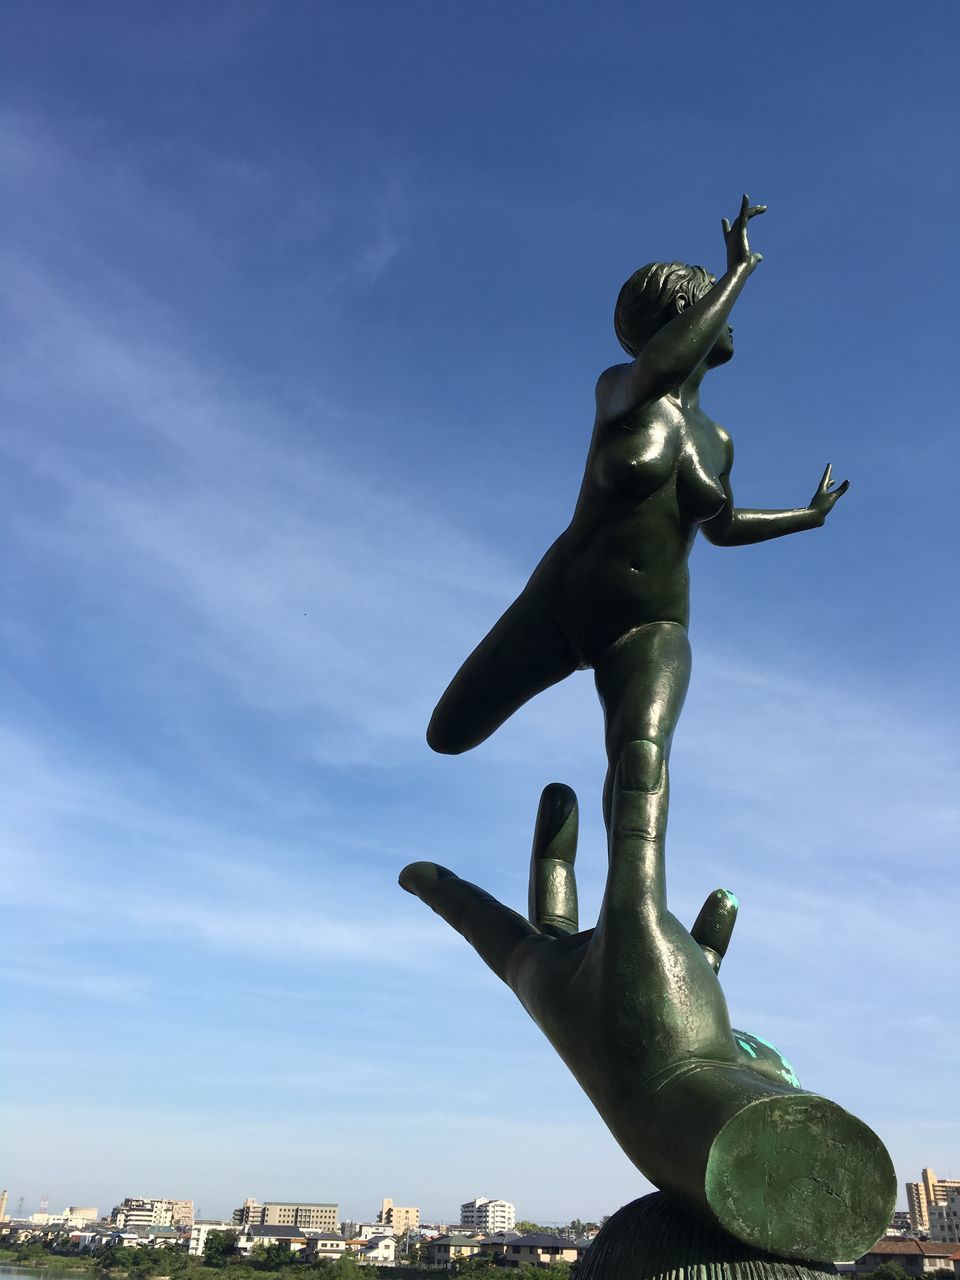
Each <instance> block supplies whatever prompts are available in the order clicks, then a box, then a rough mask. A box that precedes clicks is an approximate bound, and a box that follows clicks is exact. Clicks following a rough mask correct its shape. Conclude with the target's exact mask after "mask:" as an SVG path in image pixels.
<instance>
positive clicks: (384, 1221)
mask: <svg viewBox="0 0 960 1280" xmlns="http://www.w3.org/2000/svg"><path fill="white" fill-rule="evenodd" d="M377 1222H378V1223H379V1224H380V1225H381V1226H383V1227H393V1230H394V1233H395V1234H396V1235H398V1236H402V1235H403V1233H404V1232H405V1231H415V1230H416V1229H417V1228H418V1227H419V1226H420V1210H419V1209H415V1208H413V1207H412V1206H409V1205H399V1204H394V1203H393V1201H392V1200H381V1201H380V1212H379V1213H378V1214H377Z"/></svg>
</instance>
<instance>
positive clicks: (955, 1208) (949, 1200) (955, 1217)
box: [927, 1191, 960, 1245]
mask: <svg viewBox="0 0 960 1280" xmlns="http://www.w3.org/2000/svg"><path fill="white" fill-rule="evenodd" d="M927 1213H928V1215H929V1218H930V1239H931V1240H935V1241H936V1242H937V1243H938V1244H955V1245H960V1191H948V1192H947V1195H946V1199H945V1200H944V1202H943V1204H931V1205H928V1206H927Z"/></svg>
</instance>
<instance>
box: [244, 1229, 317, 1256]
mask: <svg viewBox="0 0 960 1280" xmlns="http://www.w3.org/2000/svg"><path fill="white" fill-rule="evenodd" d="M272 1244H285V1245H286V1246H287V1248H288V1249H289V1250H290V1252H291V1253H299V1252H300V1250H301V1249H305V1248H306V1247H307V1237H306V1235H305V1234H304V1233H303V1231H302V1230H301V1229H300V1228H299V1227H288V1226H286V1225H284V1226H280V1225H278V1226H275V1227H264V1226H256V1227H245V1228H244V1230H243V1233H242V1234H241V1236H240V1238H239V1239H238V1240H237V1249H238V1250H239V1252H240V1253H244V1254H250V1253H252V1252H253V1250H254V1249H255V1248H256V1247H257V1245H263V1246H264V1247H265V1248H266V1247H269V1246H270V1245H272Z"/></svg>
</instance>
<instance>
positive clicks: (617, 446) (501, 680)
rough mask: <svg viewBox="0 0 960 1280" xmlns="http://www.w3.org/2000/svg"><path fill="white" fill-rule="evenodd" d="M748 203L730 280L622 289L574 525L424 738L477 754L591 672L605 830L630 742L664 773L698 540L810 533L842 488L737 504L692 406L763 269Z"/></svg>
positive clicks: (717, 439)
mask: <svg viewBox="0 0 960 1280" xmlns="http://www.w3.org/2000/svg"><path fill="white" fill-rule="evenodd" d="M765 209H766V206H765V205H755V206H751V205H750V203H749V201H748V199H747V197H746V196H744V197H743V203H742V204H741V207H740V212H739V214H738V215H737V217H736V219H735V220H734V222H733V225H732V226H731V225H730V223H729V222H728V221H727V219H726V218H724V220H723V235H724V240H725V242H726V249H727V270H726V272H725V273H724V274H723V275H722V276H721V277H720V279H719V280H715V279H714V277H713V276H711V275H710V274H709V273H708V272H707V271H705V270H704V269H703V268H702V267H689V266H685V265H684V264H682V263H679V262H672V263H653V264H651V265H649V266H646V267H643V268H641V269H640V270H639V271H637V272H635V273H634V275H632V276H631V277H630V279H629V280H628V281H627V282H626V284H625V285H624V286H623V288H622V289H621V291H620V296H619V298H618V300H617V306H616V312H615V317H614V323H615V327H616V331H617V337H618V339H619V341H620V344H621V346H623V347H624V349H625V350H626V351H627V352H628V353H629V355H630V356H631V361H630V363H628V364H619V365H614V366H613V368H611V369H607V370H606V372H604V373H602V374H601V375H600V378H599V381H598V382H597V391H596V403H597V412H596V419H595V423H594V429H593V438H592V440H591V443H590V451H589V454H588V455H587V464H586V470H585V473H584V477H583V484H582V486H581V489H580V496H579V498H578V500H577V505H576V508H575V510H574V513H573V519H572V520H571V521H570V524H569V526H568V527H567V528H566V529H565V530H564V532H563V533H562V534H561V535H560V537H559V538H558V539H557V541H556V542H555V543H554V544H553V546H552V547H551V548H550V550H549V551H548V552H547V554H546V555H545V556H544V557H543V559H542V560H541V561H540V563H539V565H537V567H536V569H535V570H534V572H533V575H532V576H531V578H530V581H529V582H528V583H527V585H526V587H524V589H523V591H522V592H521V594H520V596H519V598H518V599H517V600H516V601H515V602H514V603H513V604H512V605H511V606H510V608H509V609H508V610H507V611H506V613H505V614H504V615H503V617H502V618H501V619H500V620H499V622H497V624H496V625H495V626H494V628H493V630H492V631H491V632H490V633H489V635H487V637H486V638H485V639H484V640H482V641H481V642H480V644H479V645H478V646H477V648H476V649H475V650H474V651H473V653H472V654H471V655H470V657H469V658H467V660H466V662H464V664H463V666H462V667H461V668H460V670H459V671H458V672H457V674H456V676H454V678H453V680H452V681H451V683H450V686H449V687H448V689H447V690H446V692H445V693H444V695H443V697H442V698H441V699H440V702H439V703H438V705H437V707H436V709H435V711H434V713H433V716H432V718H431V720H430V725H429V728H428V729H427V741H428V743H429V744H430V746H431V747H432V748H433V749H434V750H435V751H440V752H444V753H447V754H457V753H459V752H461V751H467V750H469V749H470V748H471V747H475V746H477V745H478V744H479V743H481V742H483V741H484V740H485V739H486V738H488V737H489V736H490V734H492V733H493V732H494V730H495V729H497V728H499V726H500V725H501V724H503V722H504V721H505V720H506V719H508V718H509V717H510V716H511V715H512V714H513V713H514V711H516V710H517V709H518V708H519V707H520V706H522V705H523V703H525V702H527V701H528V700H529V699H530V698H532V697H533V696H534V695H535V694H537V693H540V692H541V691H542V690H544V689H546V688H548V687H549V686H550V685H553V684H556V683H557V682H558V681H559V680H563V679H564V678H565V677H566V676H568V675H570V674H571V672H573V671H576V670H577V669H582V668H585V667H592V668H593V670H594V673H595V677H596V685H597V692H598V693H599V696H600V702H601V704H602V706H603V711H604V722H605V738H606V749H607V761H608V771H607V780H606V784H605V787H604V797H603V810H604V819H605V820H606V822H607V826H608V829H609V825H610V807H611V798H612V794H613V775H614V771H615V769H616V766H617V762H618V760H619V759H620V757H621V754H622V752H623V750H624V748H625V747H626V745H627V743H630V742H638V741H639V742H644V743H646V744H647V747H646V749H645V751H644V752H643V753H642V754H643V758H644V759H645V760H646V770H647V772H646V777H645V780H643V785H644V787H645V788H646V789H647V790H648V791H654V790H656V789H657V788H658V787H659V785H660V781H661V777H663V779H664V781H665V771H666V765H667V761H668V758H669V754H670V745H671V741H672V739H673V732H674V729H675V728H676V724H677V719H678V717H679V715H680V710H681V708H682V706H683V700H684V697H685V695H686V691H687V684H688V682H689V678H690V644H689V640H688V638H687V625H688V622H689V616H690V593H689V574H688V569H687V562H688V560H689V556H690V550H691V548H692V546H693V541H694V539H695V537H696V535H697V530H698V529H700V530H702V531H703V533H704V535H705V536H706V537H707V538H708V539H709V540H710V541H711V542H713V543H715V544H716V545H718V546H724V547H732V546H743V545H745V544H747V543H753V542H763V541H765V540H766V539H768V538H779V537H782V536H783V535H784V534H787V533H798V532H799V531H800V530H802V529H815V528H819V527H820V526H821V525H822V524H823V523H824V520H825V519H826V517H827V515H828V514H829V513H830V511H831V510H832V509H833V506H834V504H835V503H836V501H837V499H838V498H840V497H841V495H842V494H844V493H845V492H846V490H847V487H848V482H847V481H846V480H845V481H844V482H843V483H842V484H840V485H836V486H834V485H833V483H832V481H831V470H830V467H829V466H828V467H827V469H826V471H825V472H824V474H823V478H822V479H821V481H820V484H819V485H818V487H817V491H816V493H815V494H814V496H813V498H812V499H811V501H810V504H809V505H808V506H806V507H799V508H796V509H793V510H787V511H753V510H746V509H744V508H742V507H735V506H734V501H733V493H732V491H731V488H730V469H731V467H732V465H733V445H732V443H731V440H730V437H729V436H728V435H727V433H726V431H724V429H723V428H722V427H720V426H718V425H717V423H715V422H713V421H712V420H711V419H710V418H709V417H708V416H707V414H706V413H705V412H704V411H703V410H702V409H701V407H700V384H701V382H702V381H703V378H704V377H705V375H706V374H707V373H708V372H709V370H711V369H715V368H717V367H718V366H719V365H722V364H725V363H726V362H727V361H728V360H730V359H731V357H732V356H733V339H732V334H733V330H732V329H731V328H730V327H729V325H728V323H727V319H728V316H729V314H730V311H731V309H732V307H733V304H734V303H735V302H736V300H737V298H738V296H739V295H740V291H741V290H742V288H743V286H744V285H745V284H746V282H747V280H748V279H749V277H750V276H751V275H752V274H753V272H754V271H755V270H756V268H757V266H758V264H759V263H760V262H761V260H762V259H761V255H760V254H758V253H754V252H752V251H751V249H750V245H749V243H748V239H747V225H748V223H749V221H750V219H751V218H754V217H755V216H756V215H758V214H761V213H763V212H764V211H765Z"/></svg>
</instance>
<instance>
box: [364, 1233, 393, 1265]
mask: <svg viewBox="0 0 960 1280" xmlns="http://www.w3.org/2000/svg"><path fill="white" fill-rule="evenodd" d="M396 1260H397V1240H396V1237H395V1236H394V1235H392V1234H391V1235H388V1236H373V1237H371V1239H369V1240H368V1241H367V1243H366V1244H365V1245H364V1247H363V1248H362V1249H361V1250H360V1252H359V1253H358V1254H357V1261H358V1262H359V1263H360V1265H361V1266H373V1267H392V1266H393V1265H394V1263H395V1262H396Z"/></svg>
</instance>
